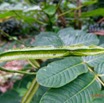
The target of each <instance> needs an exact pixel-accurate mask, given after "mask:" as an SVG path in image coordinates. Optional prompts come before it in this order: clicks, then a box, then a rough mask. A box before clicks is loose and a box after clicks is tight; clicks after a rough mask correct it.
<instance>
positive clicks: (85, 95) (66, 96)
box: [40, 73, 101, 103]
mask: <svg viewBox="0 0 104 103" xmlns="http://www.w3.org/2000/svg"><path fill="white" fill-rule="evenodd" d="M100 89H101V85H100V84H99V83H98V82H97V81H96V80H95V76H93V75H92V74H90V73H87V74H83V75H81V76H79V77H78V78H77V79H76V80H74V81H73V82H71V83H69V84H67V85H65V86H63V87H61V88H57V89H50V90H49V91H47V92H46V93H45V94H44V95H43V97H42V99H41V101H40V103H90V102H91V101H92V100H93V97H92V96H93V94H96V93H97V92H98V91H99V90H100Z"/></svg>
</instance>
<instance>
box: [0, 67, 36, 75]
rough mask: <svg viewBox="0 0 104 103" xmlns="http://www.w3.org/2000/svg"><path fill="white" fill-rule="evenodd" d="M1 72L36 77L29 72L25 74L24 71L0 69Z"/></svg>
mask: <svg viewBox="0 0 104 103" xmlns="http://www.w3.org/2000/svg"><path fill="white" fill-rule="evenodd" d="M0 70H1V71H5V72H10V73H20V74H28V75H36V73H30V72H25V71H20V70H18V71H16V70H8V69H4V68H3V67H0Z"/></svg>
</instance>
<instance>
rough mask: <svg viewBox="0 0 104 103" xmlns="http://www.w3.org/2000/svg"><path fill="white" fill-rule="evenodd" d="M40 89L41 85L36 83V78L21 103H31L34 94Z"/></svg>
mask: <svg viewBox="0 0 104 103" xmlns="http://www.w3.org/2000/svg"><path fill="white" fill-rule="evenodd" d="M38 87H39V84H38V83H37V81H36V78H35V79H34V80H33V81H32V83H31V85H30V87H29V89H28V91H27V92H26V94H25V95H24V97H23V98H22V101H21V103H30V102H31V100H32V98H33V96H34V94H35V93H36V91H37V89H38Z"/></svg>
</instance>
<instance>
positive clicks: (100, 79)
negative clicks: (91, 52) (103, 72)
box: [88, 67, 104, 86]
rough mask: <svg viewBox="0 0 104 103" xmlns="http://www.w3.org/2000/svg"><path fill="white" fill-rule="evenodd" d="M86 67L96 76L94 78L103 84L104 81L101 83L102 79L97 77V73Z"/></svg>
mask: <svg viewBox="0 0 104 103" xmlns="http://www.w3.org/2000/svg"><path fill="white" fill-rule="evenodd" d="M88 69H89V71H91V72H92V73H93V74H94V75H95V76H96V79H97V80H98V81H99V82H100V83H101V84H102V85H103V86H104V83H103V81H102V80H101V79H100V78H99V75H97V74H96V73H95V72H94V71H93V70H92V69H91V68H89V67H88Z"/></svg>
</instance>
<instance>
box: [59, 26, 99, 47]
mask: <svg viewBox="0 0 104 103" xmlns="http://www.w3.org/2000/svg"><path fill="white" fill-rule="evenodd" d="M58 35H59V37H60V38H61V40H62V41H63V42H64V44H65V45H78V44H84V45H92V44H95V45H97V44H98V43H99V40H98V38H97V36H96V35H93V34H90V33H86V32H84V31H82V30H74V29H73V28H65V29H62V30H60V31H59V32H58Z"/></svg>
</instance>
